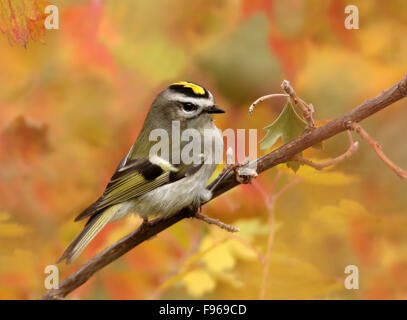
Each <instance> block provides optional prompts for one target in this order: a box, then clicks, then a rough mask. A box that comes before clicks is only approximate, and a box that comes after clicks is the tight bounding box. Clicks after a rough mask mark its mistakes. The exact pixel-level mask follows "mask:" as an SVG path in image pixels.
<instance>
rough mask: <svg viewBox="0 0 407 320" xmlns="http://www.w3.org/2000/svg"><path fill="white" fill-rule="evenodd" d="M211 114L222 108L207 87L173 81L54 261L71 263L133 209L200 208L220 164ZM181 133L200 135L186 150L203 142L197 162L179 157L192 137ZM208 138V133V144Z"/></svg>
mask: <svg viewBox="0 0 407 320" xmlns="http://www.w3.org/2000/svg"><path fill="white" fill-rule="evenodd" d="M214 113H224V111H223V110H222V109H220V108H218V107H217V106H216V105H215V102H214V98H213V95H212V94H211V93H210V92H209V91H208V90H206V89H205V88H203V87H201V86H199V85H197V84H195V83H191V82H186V81H180V82H176V83H173V84H172V85H170V86H169V87H168V88H167V89H166V90H164V91H163V92H161V93H160V94H159V95H158V96H157V98H156V99H155V100H154V102H153V103H152V105H151V108H150V111H149V112H148V115H147V117H146V119H145V121H144V125H143V127H142V129H141V131H140V134H139V136H138V138H137V140H136V142H135V144H134V145H133V146H132V147H131V149H130V150H129V152H128V153H127V155H126V156H125V157H124V158H123V160H122V161H121V162H120V163H119V165H118V167H117V169H116V171H115V172H114V174H113V176H112V178H111V179H110V182H109V183H108V185H107V186H106V189H105V191H104V192H103V195H102V196H101V197H100V198H99V199H98V200H96V201H95V202H94V203H93V204H92V205H90V206H89V207H88V208H87V209H86V210H84V211H83V212H82V213H81V214H80V215H79V216H77V217H76V219H75V221H78V220H82V219H85V218H88V219H89V220H88V221H87V223H86V225H85V227H84V229H83V230H82V232H81V233H80V234H79V235H78V236H77V237H76V238H75V239H74V240H73V242H72V243H71V244H70V245H69V247H68V248H67V249H66V250H65V252H64V253H63V254H62V256H61V257H60V258H59V260H58V262H60V261H62V260H64V259H66V261H67V263H70V262H71V261H72V260H74V259H75V258H76V257H77V256H78V255H79V254H80V253H81V252H82V251H83V250H84V249H85V247H86V246H87V245H88V243H89V242H90V241H91V240H92V239H93V238H94V237H95V236H96V235H97V234H98V232H99V231H100V230H101V229H102V228H103V227H104V226H105V225H106V224H107V223H108V222H112V221H116V220H118V219H121V218H123V217H124V216H126V215H127V214H129V213H131V212H134V213H137V214H138V215H139V216H141V217H142V218H143V219H145V220H146V219H148V218H149V217H150V216H152V215H158V216H161V217H168V216H170V215H172V214H174V213H176V212H177V211H179V210H181V209H182V208H184V207H186V206H191V205H192V206H195V207H198V206H199V205H200V204H201V203H202V202H205V201H208V200H209V199H210V198H211V196H212V194H211V192H210V191H209V190H208V189H207V188H206V184H207V181H208V179H209V178H210V176H211V175H212V173H213V172H214V170H215V168H216V166H217V164H218V163H217V162H216V161H215V159H214V158H215V157H214V155H215V153H217V154H218V155H219V154H220V155H221V157H222V154H223V139H222V135H221V133H220V131H219V130H218V129H217V127H216V126H215V124H214V123H213V119H212V114H214ZM176 130H178V131H179V134H178V135H177V133H176V132H175V131H176ZM163 132H164V133H165V134H167V137H168V145H167V146H165V141H164V140H165V139H163V140H162V141H160V143H161V144H162V145H161V146H162V148H161V150H160V152H161V154H158V152H156V153H152V152H151V151H152V150H153V149H157V143H158V142H157V139H156V137H155V138H154V134H155V133H163ZM184 133H187V136H192V137H193V136H194V135H195V137H196V138H200V139H195V140H198V143H196V141H195V144H194V146H193V147H191V150H189V151H192V153H194V151H196V149H194V148H195V147H198V149H199V147H201V150H200V151H199V152H198V154H196V153H197V152H195V154H194V155H193V156H194V159H195V160H196V159H197V158H199V159H200V160H199V161H198V162H197V161H193V162H192V163H191V162H190V163H186V161H183V160H184V159H183V158H185V157H182V156H185V155H189V152H187V153H184V152H183V150H182V149H183V148H185V147H186V146H187V145H188V143H189V142H190V141H187V139H183V138H185V137H184ZM180 136H181V138H179V137H180ZM152 137H153V138H152ZM175 137H178V138H177V139H176V138H175ZM206 137H210V138H211V139H210V141H209V143H208V142H207V141H206V140H205V138H206ZM161 138H163V137H161ZM175 140H176V141H175ZM199 140H200V141H199ZM165 151H167V152H165ZM163 153H166V154H165V155H163ZM174 155H176V157H174ZM174 159H175V160H174ZM207 159H211V161H206V160H207ZM188 162H189V161H188Z"/></svg>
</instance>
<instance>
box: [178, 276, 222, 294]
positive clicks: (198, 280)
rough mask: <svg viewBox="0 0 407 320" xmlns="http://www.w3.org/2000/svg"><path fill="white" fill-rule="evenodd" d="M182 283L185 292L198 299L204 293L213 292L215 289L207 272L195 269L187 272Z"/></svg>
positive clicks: (214, 284)
mask: <svg viewBox="0 0 407 320" xmlns="http://www.w3.org/2000/svg"><path fill="white" fill-rule="evenodd" d="M182 283H183V284H184V286H185V288H186V290H187V292H188V293H189V294H190V295H191V296H194V297H200V296H202V295H204V294H205V293H208V292H211V291H213V289H215V287H216V282H215V280H214V279H213V278H212V277H211V275H210V274H209V273H208V272H206V271H204V270H202V269H196V270H193V271H191V272H189V273H188V274H187V275H186V276H185V277H184V278H183V279H182Z"/></svg>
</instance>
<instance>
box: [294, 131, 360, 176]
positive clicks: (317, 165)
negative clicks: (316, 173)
mask: <svg viewBox="0 0 407 320" xmlns="http://www.w3.org/2000/svg"><path fill="white" fill-rule="evenodd" d="M348 135H349V142H350V146H349V149H348V150H347V151H346V152H345V153H343V154H341V155H340V156H338V157H336V158H332V159H329V160H327V161H324V162H318V163H317V162H314V161H312V160H309V159H307V158H304V157H301V156H299V155H296V156H294V158H293V160H295V161H298V162H299V163H302V164H305V165H307V166H310V167H312V168H314V169H317V170H322V169H324V168H327V167H330V166H334V165H336V164H338V163H339V162H342V161H345V160H346V159H348V158H349V157H350V156H352V155H353V154H354V153H355V152H356V151H357V150H358V147H359V144H358V142H357V141H356V142H353V138H352V133H351V132H350V131H349V130H348Z"/></svg>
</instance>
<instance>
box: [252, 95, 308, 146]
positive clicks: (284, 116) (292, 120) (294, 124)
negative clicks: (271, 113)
mask: <svg viewBox="0 0 407 320" xmlns="http://www.w3.org/2000/svg"><path fill="white" fill-rule="evenodd" d="M306 126H307V124H306V123H305V121H304V120H302V119H301V118H300V116H299V115H298V114H297V113H296V112H295V111H294V109H293V107H292V105H291V104H290V103H287V104H286V105H285V107H284V109H283V111H282V112H281V113H280V115H279V116H278V118H277V120H276V121H274V122H273V123H272V124H270V125H268V126H267V127H265V128H264V130H266V131H267V133H266V136H265V137H264V138H263V139H262V140H261V141H260V149H261V150H266V149H269V148H271V147H272V146H273V145H274V144H275V143H276V142H277V140H278V138H280V137H281V138H282V139H283V142H284V143H287V142H289V141H291V140H294V139H295V138H297V137H298V136H299V135H300V134H301V133H303V132H304V130H305V128H306Z"/></svg>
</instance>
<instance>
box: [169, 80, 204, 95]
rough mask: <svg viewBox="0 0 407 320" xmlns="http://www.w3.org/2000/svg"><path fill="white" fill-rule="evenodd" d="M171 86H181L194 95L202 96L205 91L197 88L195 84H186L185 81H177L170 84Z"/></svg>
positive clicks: (199, 87)
mask: <svg viewBox="0 0 407 320" xmlns="http://www.w3.org/2000/svg"><path fill="white" fill-rule="evenodd" d="M172 85H173V86H183V87H185V88H191V89H192V91H194V93H195V94H199V95H204V94H205V89H204V88H202V87H201V86H198V85H197V84H195V83H191V82H187V81H178V82H175V83H173V84H172Z"/></svg>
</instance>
